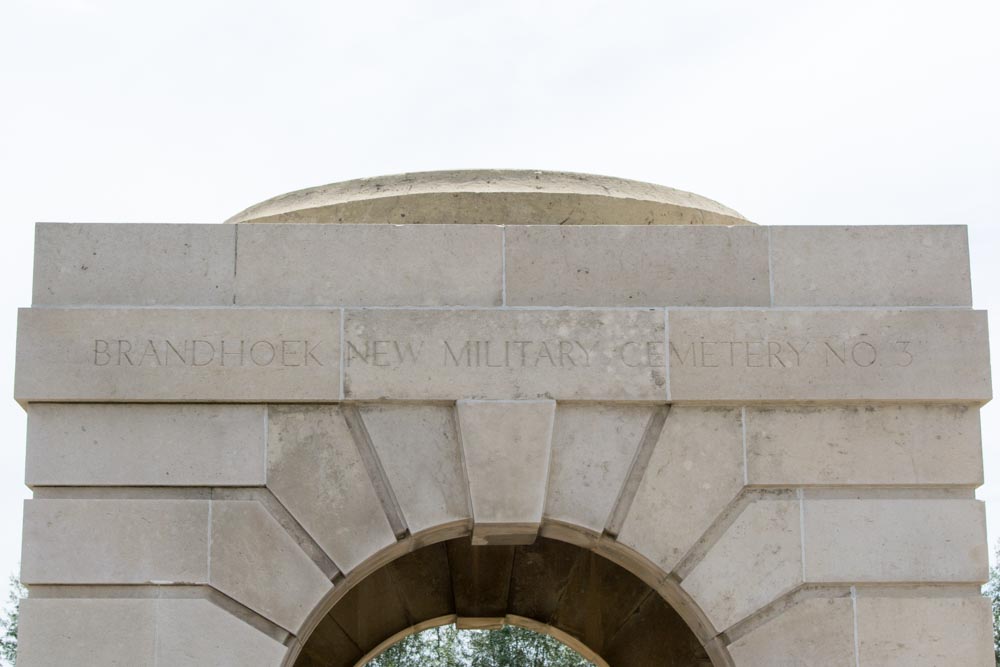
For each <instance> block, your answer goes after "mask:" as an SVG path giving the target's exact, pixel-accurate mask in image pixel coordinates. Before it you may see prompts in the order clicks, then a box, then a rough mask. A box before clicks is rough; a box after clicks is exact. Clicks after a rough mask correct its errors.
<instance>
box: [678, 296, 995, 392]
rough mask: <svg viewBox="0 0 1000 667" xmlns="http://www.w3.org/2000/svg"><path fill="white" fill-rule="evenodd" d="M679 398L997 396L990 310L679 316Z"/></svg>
mask: <svg viewBox="0 0 1000 667" xmlns="http://www.w3.org/2000/svg"><path fill="white" fill-rule="evenodd" d="M668 317H669V320H668V321H669V330H670V398H671V399H672V400H675V401H713V400H715V401H723V400H729V401H751V402H752V401H781V400H784V401H796V402H801V401H837V400H852V401H854V400H856V401H861V400H866V401H873V400H877V401H892V400H899V401H903V400H906V401H919V400H924V401H939V400H940V401H955V402H959V401H962V402H972V403H982V402H985V401H987V400H989V399H990V397H991V395H992V388H991V384H990V366H989V342H988V336H987V324H986V313H985V312H984V311H971V310H865V311H861V310H815V311H785V310H722V309H720V310H672V311H669V313H668Z"/></svg>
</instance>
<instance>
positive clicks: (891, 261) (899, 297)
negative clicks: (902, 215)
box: [770, 225, 972, 306]
mask: <svg viewBox="0 0 1000 667" xmlns="http://www.w3.org/2000/svg"><path fill="white" fill-rule="evenodd" d="M770 234H771V271H772V278H773V281H774V304H773V305H775V306H971V305H972V286H971V281H970V278H969V241H968V232H967V229H966V227H965V226H962V225H952V226H898V225H882V226H871V227H866V226H857V227H827V226H803V227H771V228H770Z"/></svg>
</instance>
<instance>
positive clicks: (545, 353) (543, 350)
mask: <svg viewBox="0 0 1000 667" xmlns="http://www.w3.org/2000/svg"><path fill="white" fill-rule="evenodd" d="M542 357H545V358H546V359H548V360H549V365H551V366H553V367H555V365H556V360H555V359H553V358H552V353H551V352H549V346H548V345H546V344H545V341H542V342H541V343H539V344H538V354H537V355H536V356H535V368H538V364H540V363H541V361H542Z"/></svg>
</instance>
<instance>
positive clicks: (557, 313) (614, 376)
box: [344, 310, 666, 401]
mask: <svg viewBox="0 0 1000 667" xmlns="http://www.w3.org/2000/svg"><path fill="white" fill-rule="evenodd" d="M663 334H664V328H663V311H658V310H628V311H601V310H593V311H591V310H573V311H570V310H544V311H536V310H459V311H432V310H417V311H413V310H348V311H346V315H345V324H344V396H345V397H346V398H349V399H366V400H367V399H379V398H383V397H391V398H398V399H410V400H435V399H446V400H447V399H452V400H454V399H456V398H482V399H538V398H554V399H564V400H565V399H575V400H587V399H593V400H596V399H602V398H603V399H611V400H647V401H649V400H653V401H655V400H663V399H664V398H665V397H666V385H665V382H666V378H665V363H666V360H665V356H664V337H663Z"/></svg>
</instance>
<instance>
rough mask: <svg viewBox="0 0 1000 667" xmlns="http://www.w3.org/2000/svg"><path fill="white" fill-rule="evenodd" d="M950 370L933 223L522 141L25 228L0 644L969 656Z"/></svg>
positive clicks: (975, 516)
mask: <svg viewBox="0 0 1000 667" xmlns="http://www.w3.org/2000/svg"><path fill="white" fill-rule="evenodd" d="M804 222H808V221H804ZM990 386H991V385H990V366H989V350H988V337H987V326H986V314H985V313H984V312H982V311H976V310H973V309H972V299H971V289H970V279H969V254H968V239H967V234H966V230H965V228H964V227H961V226H929V227H915V226H857V227H852V226H844V227H810V226H795V227H766V226H758V225H755V224H752V223H750V222H748V221H747V220H745V219H744V218H743V217H742V216H741V215H740V214H739V213H737V212H735V211H733V210H732V209H729V208H727V207H725V206H722V205H720V204H718V203H716V202H714V201H711V200H708V199H705V198H703V197H700V196H698V195H694V194H690V193H687V192H681V191H678V190H673V189H670V188H666V187H661V186H657V185H650V184H646V183H637V182H633V181H626V180H621V179H614V178H606V177H599V176H586V175H578V174H567V173H548V172H532V171H523V172H522V171H471V172H434V173H425V174H407V175H402V176H389V177H382V178H372V179H364V180H359V181H350V182H346V183H337V184H333V185H327V186H322V187H317V188H311V189H308V190H302V191H299V192H292V193H289V194H286V195H282V196H279V197H276V198H274V199H271V200H268V201H266V202H263V203H261V204H258V205H256V206H253V207H251V208H249V209H247V210H245V211H243V212H242V213H239V214H237V215H235V216H234V217H233V218H231V219H230V220H229V221H228V224H176V225H173V224H39V225H38V226H37V229H36V241H35V263H34V288H33V304H32V306H31V307H30V308H25V309H23V310H22V311H21V312H20V315H19V321H18V343H17V371H16V382H15V394H16V398H17V400H18V401H19V402H20V403H21V405H23V406H24V408H25V410H26V412H27V418H28V443H27V470H26V481H27V484H28V485H29V486H30V487H31V489H32V491H33V498H32V499H31V500H28V501H26V503H25V507H24V536H23V544H24V546H23V555H22V572H21V577H22V580H23V582H24V583H25V584H26V585H27V586H28V587H29V589H30V596H29V598H28V599H26V600H25V601H24V602H23V603H22V608H21V609H22V612H21V627H20V638H19V639H20V656H19V659H18V667H51V666H62V665H74V666H78V667H107V666H109V665H120V666H123V667H195V666H198V667H354V666H360V665H364V664H365V662H367V661H368V660H370V659H371V658H372V657H374V656H376V655H378V654H379V653H380V652H381V651H383V650H384V649H385V648H386V647H388V646H390V645H391V644H393V643H394V642H396V641H398V640H399V639H401V638H403V637H405V636H407V635H409V634H412V633H414V632H417V631H420V630H422V629H425V628H429V627H434V626H437V625H443V624H448V623H457V624H458V626H459V627H462V628H489V627H500V626H502V625H503V624H513V625H519V626H524V627H527V628H531V629H533V630H537V631H540V632H545V633H548V634H550V635H552V636H554V637H556V638H557V639H559V640H561V641H563V642H565V643H567V644H569V645H570V646H572V647H573V648H575V649H576V650H578V651H579V652H580V653H581V654H583V655H584V656H585V657H587V658H588V659H589V660H591V661H593V662H594V663H595V664H597V665H611V666H613V667H686V666H703V667H704V666H708V665H712V666H713V667H730V666H740V667H743V666H751V667H783V666H792V665H808V666H819V665H823V666H826V665H830V666H845V667H852V666H853V667H883V666H886V665H905V666H906V667H918V666H937V667H967V666H975V667H989V666H992V665H993V648H992V629H991V614H990V609H989V602H988V601H987V600H986V599H985V598H983V597H981V596H980V593H979V588H980V585H981V584H982V583H983V582H984V581H985V580H986V578H987V569H988V561H987V552H988V549H987V539H986V527H985V518H984V510H983V504H982V503H981V502H979V501H977V500H976V499H975V496H974V491H975V489H976V487H978V486H979V485H981V484H982V483H983V465H982V453H981V442H980V427H979V408H980V407H981V406H982V405H983V404H984V403H985V402H986V401H988V400H989V399H990V398H991V389H990Z"/></svg>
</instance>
